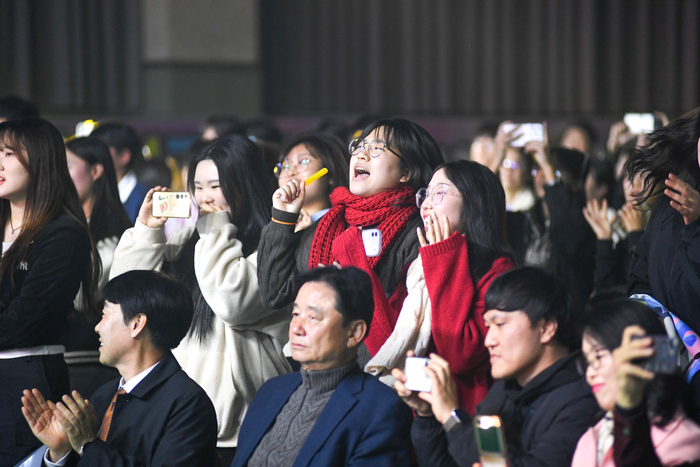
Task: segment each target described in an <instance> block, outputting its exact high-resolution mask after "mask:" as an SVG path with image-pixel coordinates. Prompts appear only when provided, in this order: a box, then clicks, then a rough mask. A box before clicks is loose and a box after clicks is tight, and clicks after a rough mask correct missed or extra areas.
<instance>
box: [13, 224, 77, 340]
mask: <svg viewBox="0 0 700 467" xmlns="http://www.w3.org/2000/svg"><path fill="white" fill-rule="evenodd" d="M89 261H90V237H89V234H88V232H87V229H85V228H84V227H83V226H82V225H80V224H78V223H77V222H75V221H72V220H70V219H68V218H67V217H63V216H60V217H57V218H56V219H54V220H53V221H51V222H49V223H48V224H47V225H46V227H44V228H43V229H41V230H40V231H39V232H38V233H37V234H36V235H35V236H34V240H33V241H32V244H31V246H30V247H29V251H28V253H27V258H26V260H25V261H22V262H21V263H20V265H19V266H18V267H17V269H16V270H15V274H14V284H12V283H11V282H10V280H9V274H6V275H5V277H3V278H2V286H0V293H2V305H0V350H9V349H20V348H25V347H36V346H39V345H57V344H60V343H61V342H60V335H61V331H63V330H65V329H66V328H67V326H68V315H69V314H70V313H71V312H72V311H73V299H74V298H75V296H76V294H77V293H78V289H79V288H80V282H81V281H82V280H83V279H84V278H85V273H86V272H87V267H88V263H89Z"/></svg>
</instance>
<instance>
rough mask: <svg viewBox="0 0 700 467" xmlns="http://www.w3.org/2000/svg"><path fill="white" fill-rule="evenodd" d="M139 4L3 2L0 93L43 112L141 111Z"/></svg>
mask: <svg viewBox="0 0 700 467" xmlns="http://www.w3.org/2000/svg"><path fill="white" fill-rule="evenodd" d="M139 4H140V1H139V0H0V66H1V67H2V71H3V72H2V73H0V96H2V95H8V94H16V95H19V96H20V97H23V98H26V99H29V100H31V101H32V102H34V103H35V104H36V105H37V106H38V107H39V109H40V110H41V111H42V112H110V113H113V112H119V113H130V112H136V111H138V108H139V74H140V67H141V55H140V48H139V27H140V18H139Z"/></svg>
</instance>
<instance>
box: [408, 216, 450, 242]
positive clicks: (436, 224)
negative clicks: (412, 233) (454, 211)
mask: <svg viewBox="0 0 700 467" xmlns="http://www.w3.org/2000/svg"><path fill="white" fill-rule="evenodd" d="M423 225H424V226H425V236H424V235H423V232H421V230H420V227H416V231H417V233H418V242H419V243H420V246H428V245H434V244H436V243H438V242H442V241H443V240H447V239H448V238H450V235H452V226H451V225H450V220H449V219H448V218H447V216H442V218H441V219H440V218H438V215H437V214H435V213H434V212H431V213H430V215H429V216H428V217H426V218H425V219H424V220H423ZM426 238H427V240H426Z"/></svg>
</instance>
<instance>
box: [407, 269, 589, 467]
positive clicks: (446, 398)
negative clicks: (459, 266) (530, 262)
mask: <svg viewBox="0 0 700 467" xmlns="http://www.w3.org/2000/svg"><path fill="white" fill-rule="evenodd" d="M485 310H486V312H485V313H484V321H485V322H486V326H487V328H488V332H487V334H486V338H485V344H486V347H487V348H488V350H489V353H490V355H491V375H492V376H493V378H494V379H495V380H496V383H495V384H494V386H493V387H492V388H491V390H490V391H489V393H488V394H487V395H486V398H485V399H484V400H483V401H482V402H481V403H480V404H479V405H478V406H477V408H476V414H477V415H497V416H499V417H500V418H501V423H502V426H503V430H504V433H505V440H506V442H507V451H508V465H510V466H512V467H520V466H522V467H525V466H552V467H554V466H562V465H569V463H570V462H571V458H572V455H573V453H574V448H575V447H576V443H577V442H578V440H579V438H580V437H581V435H582V434H583V433H584V432H585V430H586V429H587V428H588V427H589V426H590V425H591V423H592V422H594V420H595V418H594V417H595V415H596V413H597V412H598V407H597V405H596V402H595V399H594V397H593V395H592V394H591V391H590V388H589V387H588V385H587V384H586V382H585V380H584V379H583V378H582V377H581V375H580V374H579V373H578V371H577V369H576V359H577V358H579V357H580V355H581V352H580V351H572V350H573V349H572V347H577V342H576V340H577V338H576V336H575V334H574V332H573V324H574V319H575V317H574V309H573V305H572V300H571V297H570V296H569V294H568V293H567V291H566V286H565V285H564V283H563V282H562V281H561V280H559V279H557V278H556V277H554V276H552V275H550V274H548V273H546V272H544V271H542V270H541V269H537V268H527V267H526V268H520V269H515V270H513V271H509V272H506V273H504V274H502V275H501V276H499V277H498V278H497V279H496V280H494V281H493V282H492V283H491V286H490V287H489V290H488V292H486V304H485ZM426 373H428V375H429V376H430V379H431V382H432V390H431V392H429V393H427V392H420V393H412V392H411V391H409V390H407V389H406V387H405V386H404V383H405V382H406V381H407V379H406V376H405V374H404V373H403V371H401V370H399V369H395V370H394V372H393V374H394V375H395V376H396V378H397V379H398V381H397V382H396V385H395V387H396V390H397V391H398V393H399V395H401V397H402V398H403V399H404V400H405V401H406V402H407V403H408V404H409V405H410V406H411V408H413V409H414V410H415V411H416V413H417V415H418V416H417V417H416V418H415V420H414V422H413V426H412V429H411V438H412V440H413V446H414V447H415V449H416V453H417V455H418V461H419V464H420V465H421V466H455V465H459V466H469V467H471V466H472V464H473V463H475V462H479V453H478V450H477V446H476V441H475V438H474V426H473V424H472V420H471V418H472V415H474V414H470V413H468V412H466V411H465V410H463V409H461V408H460V407H459V403H458V399H457V392H456V387H455V383H454V379H453V378H452V372H451V368H450V365H449V363H448V362H447V361H446V360H444V359H443V358H441V357H440V356H438V355H437V354H432V355H431V356H430V363H429V364H428V366H427V367H426Z"/></svg>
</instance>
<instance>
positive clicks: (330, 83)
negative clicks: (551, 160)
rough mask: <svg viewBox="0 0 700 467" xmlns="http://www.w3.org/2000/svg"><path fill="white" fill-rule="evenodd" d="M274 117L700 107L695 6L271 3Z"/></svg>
mask: <svg viewBox="0 0 700 467" xmlns="http://www.w3.org/2000/svg"><path fill="white" fill-rule="evenodd" d="M261 8H262V14H261V18H262V28H261V33H262V38H261V40H262V63H263V67H264V77H265V78H264V79H265V103H266V110H267V112H268V113H271V114H298V113H316V112H360V113H392V114H396V113H399V114H414V115H415V114H428V115H453V114H458V115H464V114H467V115H475V116H478V115H493V114H510V115H524V114H549V115H572V114H612V113H620V112H624V111H650V110H652V109H654V110H663V111H666V112H667V113H668V114H669V115H670V116H671V117H673V116H677V115H678V114H679V113H681V112H684V111H687V110H689V109H691V108H693V107H696V106H698V105H700V102H699V101H700V2H699V1H698V0H653V1H652V0H633V1H631V0H261Z"/></svg>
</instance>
